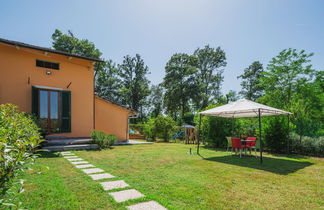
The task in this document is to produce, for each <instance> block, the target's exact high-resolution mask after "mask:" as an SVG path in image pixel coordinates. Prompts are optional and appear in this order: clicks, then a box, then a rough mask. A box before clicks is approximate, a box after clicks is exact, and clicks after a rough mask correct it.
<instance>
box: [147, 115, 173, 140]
mask: <svg viewBox="0 0 324 210" xmlns="http://www.w3.org/2000/svg"><path fill="white" fill-rule="evenodd" d="M175 132H176V123H175V121H174V120H173V119H172V118H171V117H165V116H163V115H159V116H157V117H156V118H151V119H149V121H148V122H147V123H146V124H145V126H144V134H145V136H146V137H147V138H148V139H153V140H155V139H156V137H158V138H162V139H163V140H164V141H166V142H167V141H169V140H170V138H171V137H172V135H174V134H175Z"/></svg>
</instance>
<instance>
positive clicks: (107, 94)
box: [95, 60, 121, 103]
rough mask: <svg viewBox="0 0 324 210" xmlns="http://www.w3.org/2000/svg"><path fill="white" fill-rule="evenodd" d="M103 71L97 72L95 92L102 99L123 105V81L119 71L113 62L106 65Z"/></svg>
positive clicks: (110, 61) (107, 62)
mask: <svg viewBox="0 0 324 210" xmlns="http://www.w3.org/2000/svg"><path fill="white" fill-rule="evenodd" d="M104 64H105V65H104V66H103V69H102V70H100V71H98V72H97V75H96V83H95V91H96V94H98V95H99V96H100V97H103V98H106V99H109V100H112V101H115V102H117V103H121V98H120V89H121V79H120V78H119V69H118V68H117V66H116V64H115V63H113V62H112V60H108V61H106V62H105V63H104Z"/></svg>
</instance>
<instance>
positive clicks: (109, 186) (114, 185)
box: [100, 180, 129, 191]
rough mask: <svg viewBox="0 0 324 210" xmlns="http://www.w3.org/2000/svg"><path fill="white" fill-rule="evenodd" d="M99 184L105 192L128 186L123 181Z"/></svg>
mask: <svg viewBox="0 0 324 210" xmlns="http://www.w3.org/2000/svg"><path fill="white" fill-rule="evenodd" d="M100 184H101V185H102V187H103V188H104V190H105V191H107V190H113V189H118V188H125V187H128V186H129V185H128V184H127V183H126V182H125V181H124V180H118V181H109V182H101V183H100Z"/></svg>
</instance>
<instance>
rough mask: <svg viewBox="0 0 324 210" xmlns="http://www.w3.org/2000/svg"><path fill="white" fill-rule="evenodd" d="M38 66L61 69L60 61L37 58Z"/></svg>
mask: <svg viewBox="0 0 324 210" xmlns="http://www.w3.org/2000/svg"><path fill="white" fill-rule="evenodd" d="M36 66H38V67H42V68H47V69H55V70H60V64H59V63H53V62H49V61H42V60H36Z"/></svg>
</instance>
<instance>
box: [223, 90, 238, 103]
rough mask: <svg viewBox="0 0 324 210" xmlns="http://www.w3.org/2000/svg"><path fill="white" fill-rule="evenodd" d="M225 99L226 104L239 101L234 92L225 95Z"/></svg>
mask: <svg viewBox="0 0 324 210" xmlns="http://www.w3.org/2000/svg"><path fill="white" fill-rule="evenodd" d="M225 97H226V103H229V102H233V101H236V100H238V99H239V97H238V95H237V93H236V91H234V90H230V91H228V93H227V94H226V95H225Z"/></svg>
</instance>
